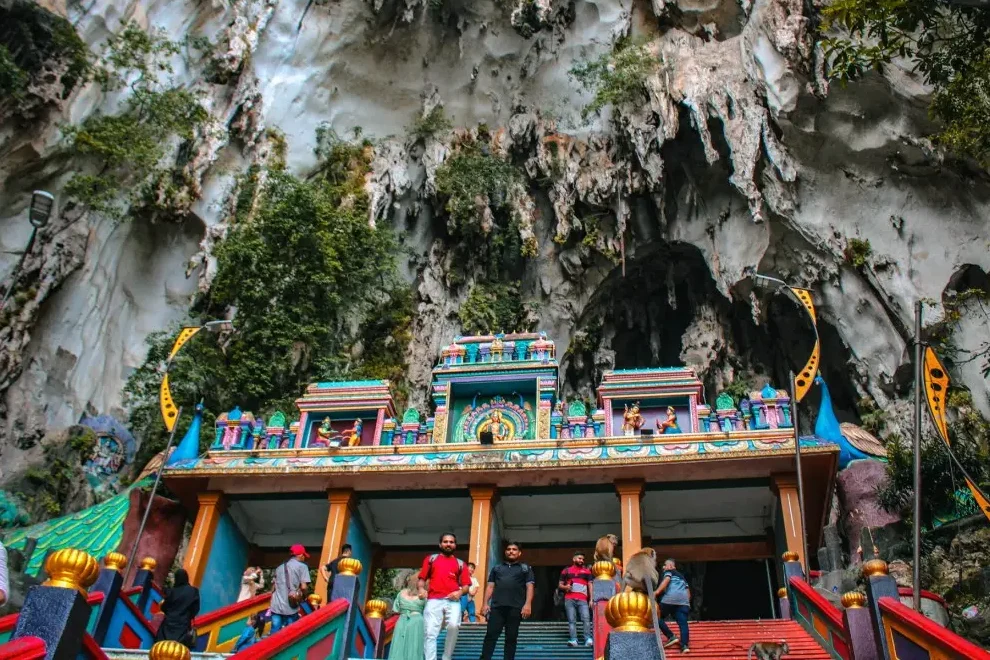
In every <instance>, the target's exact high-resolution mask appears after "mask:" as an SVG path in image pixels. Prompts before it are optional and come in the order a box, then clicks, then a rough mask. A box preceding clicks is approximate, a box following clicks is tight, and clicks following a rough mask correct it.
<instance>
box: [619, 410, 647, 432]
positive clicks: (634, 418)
mask: <svg viewBox="0 0 990 660" xmlns="http://www.w3.org/2000/svg"><path fill="white" fill-rule="evenodd" d="M644 421H645V420H644V419H643V416H642V415H641V414H640V413H639V403H634V404H633V405H632V408H630V407H629V404H628V403H627V404H626V407H625V412H623V413H622V435H636V434H637V433H638V432H639V430H640V429H641V428H642V427H643V422H644Z"/></svg>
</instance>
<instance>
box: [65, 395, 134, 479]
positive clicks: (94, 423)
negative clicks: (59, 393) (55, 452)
mask: <svg viewBox="0 0 990 660" xmlns="http://www.w3.org/2000/svg"><path fill="white" fill-rule="evenodd" d="M79 425H80V426H84V427H86V428H88V429H91V430H92V431H93V433H95V434H96V442H95V443H94V444H93V453H92V454H91V455H90V457H89V459H88V460H87V461H86V462H85V463H84V464H83V473H84V474H85V475H86V481H87V483H88V484H89V486H90V488H92V489H93V492H94V493H96V494H97V496H101V495H102V496H110V495H116V494H117V493H119V492H120V490H121V484H120V473H121V471H122V470H123V469H124V468H125V467H128V466H130V465H131V463H133V461H134V454H135V453H136V451H137V442H136V441H135V440H134V436H133V435H131V432H130V431H128V430H127V429H126V428H125V427H124V425H123V424H121V423H120V422H118V421H117V420H116V419H114V418H113V417H111V416H110V415H98V416H95V417H90V416H88V415H86V416H84V417H83V418H82V419H81V420H80V421H79Z"/></svg>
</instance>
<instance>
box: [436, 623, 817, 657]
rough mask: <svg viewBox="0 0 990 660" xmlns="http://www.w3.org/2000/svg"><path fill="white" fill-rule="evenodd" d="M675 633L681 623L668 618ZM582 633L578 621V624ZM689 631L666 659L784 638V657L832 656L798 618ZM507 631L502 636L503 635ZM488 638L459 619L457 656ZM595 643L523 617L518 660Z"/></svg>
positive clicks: (740, 649) (476, 650)
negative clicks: (687, 646) (687, 645)
mask: <svg viewBox="0 0 990 660" xmlns="http://www.w3.org/2000/svg"><path fill="white" fill-rule="evenodd" d="M667 624H668V625H669V626H670V629H671V630H673V631H674V632H675V633H676V632H677V625H676V624H675V623H674V622H673V621H670V620H668V621H667ZM578 628H579V632H580V624H578ZM688 629H689V631H690V635H691V653H690V654H687V655H681V653H680V647H679V646H678V645H675V646H673V647H671V648H669V649H667V657H668V658H682V657H683V658H690V659H691V660H698V659H701V660H746V655H747V652H748V651H749V647H750V645H752V644H753V643H754V642H779V641H781V640H783V641H786V642H787V644H788V646H789V647H790V653H788V654H787V655H786V656H784V658H785V660H829V658H830V656H829V654H828V652H827V651H825V649H823V648H822V647H821V646H819V645H818V642H816V641H815V640H814V639H813V638H812V637H811V635H809V634H808V633H807V632H806V631H805V629H804V628H802V627H801V626H800V624H798V623H797V622H796V621H784V620H779V619H766V620H748V621H693V622H691V623H690V624H688ZM446 635H447V633H446V630H442V631H441V632H440V639H439V640H438V642H437V643H438V650H437V658H440V657H441V654H442V653H443V642H444V639H446ZM503 636H504V635H503ZM484 639H485V626H484V625H483V624H467V623H465V624H461V632H460V634H459V635H458V636H457V648H456V649H455V650H454V660H478V658H479V657H480V656H481V643H482V641H484ZM502 648H503V647H502V639H499V642H498V645H497V646H496V647H495V656H494V658H493V660H503V655H502ZM593 656H594V653H593V652H592V649H591V648H588V647H578V648H571V647H569V646H567V624H566V623H556V622H555V623H539V622H523V623H522V625H520V626H519V644H518V646H517V647H516V660H593Z"/></svg>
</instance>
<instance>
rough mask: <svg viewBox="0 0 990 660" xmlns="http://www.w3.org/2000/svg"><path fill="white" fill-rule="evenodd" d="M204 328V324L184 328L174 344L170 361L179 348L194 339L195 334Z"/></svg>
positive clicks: (169, 355) (169, 357) (169, 356)
mask: <svg viewBox="0 0 990 660" xmlns="http://www.w3.org/2000/svg"><path fill="white" fill-rule="evenodd" d="M202 329H203V328H202V326H200V327H197V328H183V329H182V332H180V333H179V336H178V337H176V338H175V343H174V344H172V351H171V352H170V353H169V354H168V361H169V362H171V361H172V358H174V357H175V354H176V353H178V352H179V349H180V348H182V346H183V344H185V343H186V342H187V341H189V340H190V339H192V338H193V335H195V334H196V333H197V332H199V331H200V330H202Z"/></svg>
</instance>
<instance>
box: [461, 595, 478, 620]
mask: <svg viewBox="0 0 990 660" xmlns="http://www.w3.org/2000/svg"><path fill="white" fill-rule="evenodd" d="M461 612H467V617H468V621H470V622H471V623H478V616H477V614H475V611H474V599H473V598H471V597H470V596H468V595H467V594H464V595H463V596H461Z"/></svg>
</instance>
